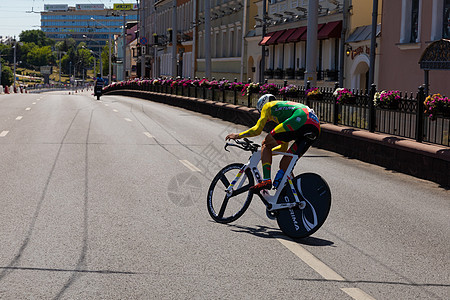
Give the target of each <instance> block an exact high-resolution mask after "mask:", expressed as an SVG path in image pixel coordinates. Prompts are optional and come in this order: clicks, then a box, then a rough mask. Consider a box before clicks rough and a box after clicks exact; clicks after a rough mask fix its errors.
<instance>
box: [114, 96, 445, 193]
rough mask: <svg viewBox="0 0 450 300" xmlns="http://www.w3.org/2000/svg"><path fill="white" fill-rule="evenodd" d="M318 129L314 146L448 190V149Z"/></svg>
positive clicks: (200, 103) (229, 115)
mask: <svg viewBox="0 0 450 300" xmlns="http://www.w3.org/2000/svg"><path fill="white" fill-rule="evenodd" d="M108 94H111V95H113V94H115V95H124V96H131V97H138V98H143V99H148V100H151V101H155V102H160V103H165V104H169V105H173V106H178V107H182V108H185V109H189V110H193V111H196V112H200V113H204V114H208V115H211V116H213V117H217V118H220V119H223V120H226V121H230V122H235V123H239V124H243V125H246V126H249V127H250V126H253V125H254V124H255V123H256V121H257V120H258V118H259V113H258V111H257V110H256V109H253V108H248V107H244V106H239V105H232V104H227V103H222V102H215V101H211V100H205V99H198V98H189V97H184V96H177V95H168V94H162V93H155V92H146V91H135V90H117V91H111V92H109V93H108ZM321 128H322V129H321V137H320V139H319V141H318V142H316V144H315V145H314V146H315V147H318V148H322V149H326V150H329V151H333V152H336V153H339V154H342V155H344V156H346V157H350V158H355V159H359V160H361V161H364V162H368V163H372V164H376V165H379V166H382V167H384V168H386V169H388V170H394V171H397V172H401V173H405V174H409V175H412V176H415V177H418V178H422V179H426V180H430V181H434V182H436V183H439V184H440V185H441V186H443V187H448V188H450V148H449V147H445V146H439V145H432V144H426V143H418V142H416V141H414V140H411V139H406V138H401V137H397V136H391V135H385V134H379V133H371V132H368V131H365V130H360V129H356V128H351V127H344V126H336V125H333V124H322V125H321ZM266 129H267V130H269V129H270V128H269V127H268V128H266Z"/></svg>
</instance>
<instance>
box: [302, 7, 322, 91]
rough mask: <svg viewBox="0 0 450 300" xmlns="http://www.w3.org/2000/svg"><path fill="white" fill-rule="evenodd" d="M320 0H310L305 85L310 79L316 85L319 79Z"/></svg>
mask: <svg viewBox="0 0 450 300" xmlns="http://www.w3.org/2000/svg"><path fill="white" fill-rule="evenodd" d="M318 9H319V1H318V0H309V2H308V29H307V32H306V34H307V36H306V72H305V86H306V83H307V82H308V81H310V82H311V85H312V86H315V85H316V80H317V71H316V67H317V21H318Z"/></svg>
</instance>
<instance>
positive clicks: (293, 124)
mask: <svg viewBox="0 0 450 300" xmlns="http://www.w3.org/2000/svg"><path fill="white" fill-rule="evenodd" d="M256 108H257V109H258V111H259V112H260V113H261V117H260V118H259V120H258V122H257V123H256V125H255V126H253V127H252V128H250V129H248V130H247V131H244V132H241V133H230V134H229V135H227V136H226V138H225V140H230V139H233V140H235V139H240V138H246V137H253V136H257V135H260V134H261V132H262V130H263V128H264V126H265V125H266V123H267V121H274V122H275V123H277V124H278V125H277V126H276V127H275V128H274V129H273V130H272V131H271V132H270V133H269V134H267V136H266V137H265V138H264V140H263V141H262V144H261V145H262V147H261V162H262V169H263V180H262V181H261V182H260V183H258V184H256V185H255V186H253V187H251V188H250V190H251V191H253V192H259V191H261V190H269V189H271V188H272V180H271V166H272V151H280V152H286V150H287V152H288V153H293V154H296V155H298V156H302V155H303V154H304V153H305V152H306V150H308V148H309V147H310V146H311V145H312V144H313V142H314V141H315V140H316V138H317V137H318V136H319V133H320V123H319V119H318V118H317V116H316V114H315V113H314V110H312V109H311V108H309V107H308V106H306V105H304V104H301V103H297V102H290V101H276V99H275V96H274V95H272V94H265V95H263V96H261V97H260V98H259V100H258V102H257V105H256ZM290 141H294V143H293V144H292V145H291V147H290V148H289V149H288V146H289V142H290ZM291 159H292V157H291V156H286V155H285V156H283V158H282V159H281V161H280V171H278V173H277V175H276V177H275V179H274V185H275V187H277V185H278V184H279V180H281V178H282V177H283V175H284V172H285V171H286V169H287V168H288V166H289V163H290V162H291Z"/></svg>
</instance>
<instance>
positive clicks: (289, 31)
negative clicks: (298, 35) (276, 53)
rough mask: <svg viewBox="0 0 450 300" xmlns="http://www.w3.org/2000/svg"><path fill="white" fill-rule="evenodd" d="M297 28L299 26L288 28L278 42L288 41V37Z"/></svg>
mask: <svg viewBox="0 0 450 300" xmlns="http://www.w3.org/2000/svg"><path fill="white" fill-rule="evenodd" d="M296 30H297V28H291V29H288V30H286V31H285V32H284V33H283V34H282V35H281V36H280V38H279V39H278V40H277V42H278V43H286V41H287V39H288V38H289V37H290V36H291V35H292V34H293V33H294V32H295V31H296Z"/></svg>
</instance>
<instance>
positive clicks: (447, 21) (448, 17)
mask: <svg viewBox="0 0 450 300" xmlns="http://www.w3.org/2000/svg"><path fill="white" fill-rule="evenodd" d="M442 37H443V38H444V39H449V38H450V0H445V3H444V22H443V27H442Z"/></svg>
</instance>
